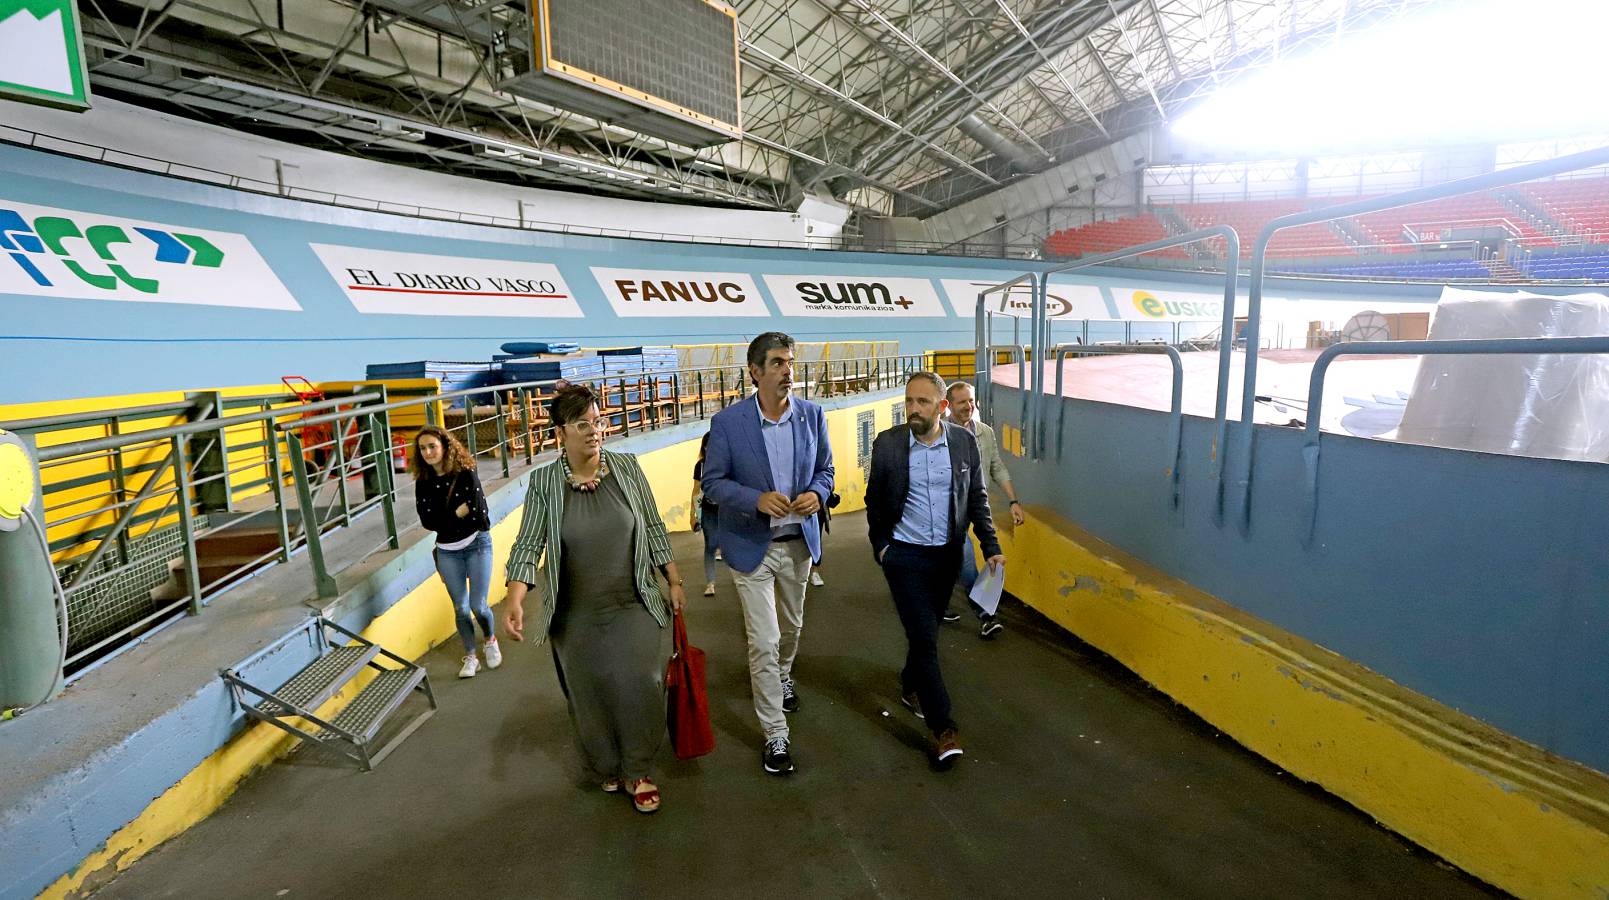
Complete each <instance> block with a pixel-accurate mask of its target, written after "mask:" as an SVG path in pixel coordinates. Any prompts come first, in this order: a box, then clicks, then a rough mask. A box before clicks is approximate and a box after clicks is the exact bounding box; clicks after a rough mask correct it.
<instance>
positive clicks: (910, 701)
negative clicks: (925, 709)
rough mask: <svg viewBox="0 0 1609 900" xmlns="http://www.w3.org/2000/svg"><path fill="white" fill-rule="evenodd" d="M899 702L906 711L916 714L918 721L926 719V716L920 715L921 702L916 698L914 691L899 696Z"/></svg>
mask: <svg viewBox="0 0 1609 900" xmlns="http://www.w3.org/2000/svg"><path fill="white" fill-rule="evenodd" d="M899 702H900V703H901V704H903V705H904V706H905V708H906V709H908V710H910V711H911V712H913V713H916V717H917V718H918V719H925V718H927V716H924V715H922V701H920V700H918V699H917V698H916V693H915V692H914V691H913V692H912V693H909V694H901V695H900V698H899Z"/></svg>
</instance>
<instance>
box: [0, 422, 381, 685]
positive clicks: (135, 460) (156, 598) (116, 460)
mask: <svg viewBox="0 0 1609 900" xmlns="http://www.w3.org/2000/svg"><path fill="white" fill-rule="evenodd" d="M380 396H381V395H379V394H373V395H358V396H356V397H346V398H338V399H335V400H329V401H324V402H323V403H320V404H312V405H290V406H287V405H285V404H294V403H295V399H294V397H292V396H289V395H258V396H251V397H230V398H224V397H223V396H221V395H220V394H218V393H216V392H209V393H201V394H196V395H192V397H191V398H190V399H189V400H187V401H185V402H173V403H162V404H150V405H145V406H137V407H125V408H120V409H113V410H101V411H94V412H85V413H71V414H66V415H59V416H48V417H41V418H34V419H25V420H17V421H13V422H7V423H4V424H3V425H0V427H4V428H5V429H6V430H8V431H15V432H17V433H19V434H23V435H25V436H27V438H28V439H30V440H32V441H33V442H34V443H35V444H36V446H37V444H38V443H39V441H40V439H41V438H47V439H48V437H49V436H50V435H52V434H60V433H62V432H69V433H70V432H75V431H81V430H84V429H86V428H90V429H96V430H102V431H105V432H107V433H106V434H103V435H102V436H100V437H94V438H87V439H81V440H76V441H69V442H65V443H57V444H46V445H45V446H42V447H37V452H36V455H37V457H38V459H39V467H40V475H41V481H42V483H43V488H42V493H43V495H44V499H45V515H46V527H47V532H50V533H54V534H57V535H59V537H56V538H54V539H52V540H51V550H52V554H53V556H54V557H55V558H56V559H57V560H58V562H57V567H58V570H59V571H60V573H61V575H62V576H63V577H62V582H63V585H64V587H65V589H66V592H67V602H68V608H69V611H70V613H71V616H70V618H71V621H72V622H73V623H74V626H75V627H74V629H73V633H72V635H71V643H70V645H69V648H68V657H67V668H68V674H69V677H75V676H76V675H77V674H79V673H80V672H81V671H82V670H83V669H84V668H85V667H87V666H88V665H90V664H92V663H93V662H95V661H97V660H98V659H100V658H101V657H103V656H105V655H106V654H107V652H108V650H109V649H110V648H112V647H114V646H117V645H119V644H121V643H125V642H128V641H131V640H133V639H135V638H137V637H138V636H140V635H143V634H145V633H148V632H149V631H151V630H152V629H154V628H158V627H161V625H162V624H165V623H166V622H168V621H171V620H172V619H174V618H176V617H179V616H182V615H184V614H185V613H187V612H188V613H191V614H194V613H197V612H199V611H200V610H201V609H202V608H203V607H204V606H205V605H206V603H207V601H208V599H209V598H210V597H211V596H213V595H215V594H216V593H218V592H219V591H221V590H223V589H225V588H226V587H228V586H229V585H230V584H231V583H233V582H234V581H236V580H238V577H239V576H240V575H242V574H244V573H246V572H248V571H250V570H251V569H253V568H254V567H255V565H256V564H258V563H260V562H262V561H263V560H254V561H251V562H246V561H241V562H240V563H239V564H238V565H236V566H235V567H234V569H233V571H229V572H227V573H219V574H217V575H216V576H215V577H213V578H207V579H203V577H202V573H201V571H200V569H199V564H198V562H199V561H198V557H197V553H196V547H197V543H198V541H201V540H204V539H206V538H207V537H208V536H209V535H211V534H213V533H215V532H218V531H220V530H222V529H223V528H225V527H227V524H228V522H229V520H231V519H232V518H234V517H235V516H236V515H237V514H238V511H239V506H240V504H241V503H242V502H244V501H246V500H247V499H248V498H249V497H250V496H251V495H252V494H253V493H264V492H266V493H272V494H275V496H276V500H277V498H278V495H279V493H280V492H281V491H282V489H283V484H284V479H283V477H281V474H282V473H281V470H280V469H279V463H280V461H281V453H280V452H279V448H280V446H281V442H280V441H279V440H278V439H277V436H276V435H275V433H274V432H273V430H272V427H271V426H272V424H273V423H274V422H275V421H276V420H278V419H282V418H286V417H290V416H296V415H302V414H305V413H306V412H307V411H308V410H309V409H328V408H333V407H335V406H337V405H340V404H347V403H353V402H362V401H363V400H365V399H367V398H370V397H373V398H378V397H380ZM243 408H244V409H247V410H250V411H249V412H246V413H243V414H235V415H228V414H227V413H228V412H229V411H230V410H237V411H238V410H240V409H243ZM176 417H184V418H186V419H190V420H192V421H187V422H185V423H183V424H176V425H167V426H162V427H156V428H144V429H143V430H134V431H125V429H127V428H129V427H131V426H140V425H142V424H144V423H149V422H150V421H151V420H153V419H158V420H160V419H173V418H176ZM243 432H244V433H243ZM276 505H279V504H277V503H276ZM281 522H283V517H281ZM279 534H280V542H279V546H278V547H276V548H275V549H274V550H272V551H270V552H268V553H267V554H265V558H266V557H278V558H279V560H280V561H283V560H285V559H289V558H290V555H291V553H292V551H293V550H294V549H295V546H296V541H295V540H293V539H292V537H291V536H290V535H288V534H287V533H286V530H285V529H284V528H283V527H281V528H280V530H279ZM75 549H81V550H83V551H84V552H82V553H78V554H74V553H73V550H75ZM176 556H177V558H178V559H179V560H182V564H181V565H180V567H179V571H177V572H174V571H173V570H172V569H171V565H170V564H171V562H172V561H173V560H174V558H175V557H176Z"/></svg>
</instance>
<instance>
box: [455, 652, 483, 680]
mask: <svg viewBox="0 0 1609 900" xmlns="http://www.w3.org/2000/svg"><path fill="white" fill-rule="evenodd" d="M479 671H480V657H478V656H476V655H475V654H473V653H471V654H469V655H468V656H466V657H464V666H463V668H461V669H459V670H458V677H459V678H474V677H475V673H476V672H479Z"/></svg>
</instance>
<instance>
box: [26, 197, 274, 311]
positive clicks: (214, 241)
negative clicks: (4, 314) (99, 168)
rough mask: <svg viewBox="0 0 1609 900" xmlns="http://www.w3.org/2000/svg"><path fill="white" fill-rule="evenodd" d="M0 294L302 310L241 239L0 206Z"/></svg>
mask: <svg viewBox="0 0 1609 900" xmlns="http://www.w3.org/2000/svg"><path fill="white" fill-rule="evenodd" d="M0 254H3V255H4V256H5V257H7V258H6V259H0V294H26V295H33V296H43V297H60V298H63V299H74V300H123V301H132V302H137V303H188V304H197V305H202V306H234V307H245V308H248V309H282V310H300V309H301V308H302V307H301V306H300V305H299V304H298V303H297V302H296V299H295V298H294V297H292V296H291V294H290V291H289V290H287V289H286V288H285V285H283V284H281V283H280V281H279V278H278V277H276V276H275V275H274V272H273V270H272V269H270V268H269V267H268V263H267V262H265V261H264V260H263V258H262V256H260V255H259V254H258V253H257V248H255V247H253V246H252V244H251V241H250V240H249V239H248V238H247V237H246V236H245V235H243V234H234V233H231V232H227V231H208V230H205V229H201V228H190V227H188V226H183V225H164V224H162V223H160V222H146V221H142V220H138V219H125V218H122V217H120V216H104V215H100V214H98V213H86V212H78V211H77V210H70V209H56V208H54V207H49V206H34V205H32V204H28V203H12V202H9V201H6V200H0Z"/></svg>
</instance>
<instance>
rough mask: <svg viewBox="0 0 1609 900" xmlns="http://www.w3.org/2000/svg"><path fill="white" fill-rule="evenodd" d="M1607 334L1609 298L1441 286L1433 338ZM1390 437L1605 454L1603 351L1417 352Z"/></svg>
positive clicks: (1510, 450) (1519, 450)
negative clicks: (1411, 383) (1416, 365)
mask: <svg viewBox="0 0 1609 900" xmlns="http://www.w3.org/2000/svg"><path fill="white" fill-rule="evenodd" d="M1595 335H1609V296H1605V295H1603V294H1573V295H1570V296H1562V297H1560V296H1555V297H1544V296H1540V295H1537V294H1532V293H1528V292H1524V291H1512V292H1503V293H1494V292H1490V291H1471V290H1465V289H1460V288H1451V287H1449V288H1446V289H1445V290H1444V291H1443V292H1442V296H1441V302H1440V304H1439V305H1438V306H1437V308H1436V318H1435V324H1434V325H1433V326H1432V327H1431V330H1430V339H1431V340H1438V341H1439V340H1475V339H1483V338H1535V337H1590V336H1595ZM1397 439H1398V440H1401V441H1406V442H1409V443H1415V444H1431V445H1434V446H1438V447H1456V448H1460V449H1464V450H1478V451H1483V452H1486V453H1506V454H1511V455H1516V456H1538V457H1547V458H1551V459H1575V460H1586V461H1592V462H1605V461H1609V355H1603V354H1596V355H1594V354H1583V355H1575V356H1566V355H1561V354H1546V355H1505V356H1494V355H1486V356H1425V357H1423V358H1422V359H1421V360H1420V362H1419V374H1418V376H1417V378H1416V379H1415V381H1414V387H1413V393H1412V394H1411V396H1410V399H1409V400H1408V404H1407V408H1406V409H1405V410H1404V411H1403V416H1402V424H1401V426H1400V427H1399V429H1398V432H1397Z"/></svg>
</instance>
